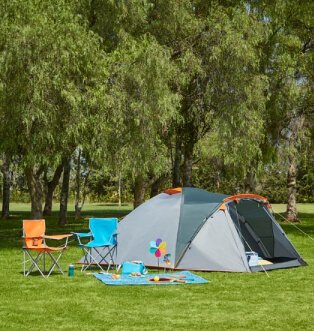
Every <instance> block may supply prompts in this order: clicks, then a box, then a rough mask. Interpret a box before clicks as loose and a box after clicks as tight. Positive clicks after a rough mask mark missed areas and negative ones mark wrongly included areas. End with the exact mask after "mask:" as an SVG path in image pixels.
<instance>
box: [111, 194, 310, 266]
mask: <svg viewBox="0 0 314 331" xmlns="http://www.w3.org/2000/svg"><path fill="white" fill-rule="evenodd" d="M268 206H269V205H268V202H267V199H266V198H264V197H261V196H258V195H252V194H240V195H236V196H228V195H223V194H216V193H209V192H207V191H204V190H201V189H197V188H183V189H181V188H179V189H169V190H166V191H165V192H163V193H161V194H159V195H157V196H155V197H153V198H152V199H150V200H148V201H146V202H145V203H143V204H142V205H140V206H139V207H138V208H136V209H134V210H133V211H132V212H131V213H130V214H128V215H127V216H126V217H125V218H124V219H123V220H122V221H121V222H120V223H119V226H118V233H119V235H118V254H117V260H116V261H115V262H116V263H117V264H121V263H122V262H124V261H133V260H140V261H143V262H144V264H145V265H147V266H151V267H157V265H158V260H157V258H156V257H155V256H154V255H153V254H151V253H150V250H149V243H150V241H153V240H156V239H157V238H161V239H162V240H163V241H165V242H166V243H167V251H168V252H169V253H170V254H171V258H170V263H171V264H170V265H167V268H171V269H185V270H203V271H232V272H254V271H260V270H262V269H266V270H271V269H278V268H289V267H297V266H301V265H306V263H305V261H304V260H303V259H302V258H301V256H300V255H299V254H298V252H297V251H296V249H295V248H294V246H293V245H292V243H291V242H290V240H289V239H288V238H287V236H286V234H285V233H284V231H283V230H282V228H281V227H280V225H279V224H278V223H277V222H276V220H275V218H274V217H273V215H272V213H271V211H270V210H269V208H268ZM247 252H255V253H257V254H258V256H259V257H260V258H262V259H265V260H267V261H268V262H269V264H267V265H264V266H260V265H255V266H250V265H249V263H248V254H247ZM270 263H271V264H270ZM160 266H161V267H164V266H165V265H164V264H163V262H162V260H161V261H160Z"/></svg>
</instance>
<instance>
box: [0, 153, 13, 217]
mask: <svg viewBox="0 0 314 331" xmlns="http://www.w3.org/2000/svg"><path fill="white" fill-rule="evenodd" d="M10 164H11V158H10V156H9V155H6V154H4V155H3V159H2V166H1V172H2V176H3V184H2V213H1V218H2V219H7V218H9V216H10V189H11V177H12V175H11V169H10Z"/></svg>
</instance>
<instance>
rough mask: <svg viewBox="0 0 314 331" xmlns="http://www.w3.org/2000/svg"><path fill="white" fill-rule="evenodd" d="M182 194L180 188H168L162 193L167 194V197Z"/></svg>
mask: <svg viewBox="0 0 314 331" xmlns="http://www.w3.org/2000/svg"><path fill="white" fill-rule="evenodd" d="M181 192H182V187H176V188H168V189H167V190H165V191H164V193H167V194H169V195H172V194H177V193H181Z"/></svg>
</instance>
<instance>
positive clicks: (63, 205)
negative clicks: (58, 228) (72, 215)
mask: <svg viewBox="0 0 314 331" xmlns="http://www.w3.org/2000/svg"><path fill="white" fill-rule="evenodd" d="M70 173H71V159H66V160H65V161H64V166H63V179H62V187H61V194H60V213H59V224H60V225H65V224H66V223H67V213H68V199H69V185H70Z"/></svg>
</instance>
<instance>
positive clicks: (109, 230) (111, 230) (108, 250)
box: [74, 218, 118, 272]
mask: <svg viewBox="0 0 314 331" xmlns="http://www.w3.org/2000/svg"><path fill="white" fill-rule="evenodd" d="M117 227H118V219H117V218H90V219H89V229H90V232H88V233H77V232H74V234H75V235H76V236H77V239H78V242H79V246H80V247H81V248H82V249H83V252H84V262H83V266H82V271H84V270H86V269H88V268H89V267H90V266H91V265H95V264H96V265H97V266H98V267H99V268H100V269H101V270H102V271H105V270H104V269H103V267H102V266H101V264H107V265H108V267H107V272H108V271H109V269H110V267H111V265H112V264H114V263H115V258H114V257H116V256H117V246H118V241H117V235H118V234H117ZM83 238H91V240H90V241H89V242H88V243H86V244H84V243H82V241H81V239H83Z"/></svg>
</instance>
